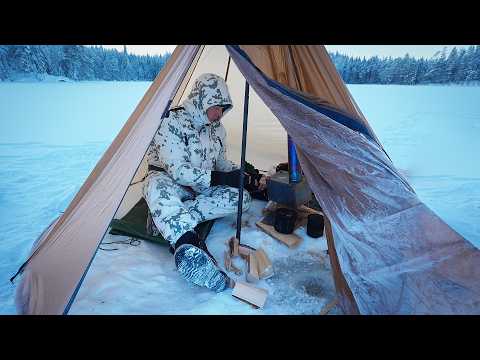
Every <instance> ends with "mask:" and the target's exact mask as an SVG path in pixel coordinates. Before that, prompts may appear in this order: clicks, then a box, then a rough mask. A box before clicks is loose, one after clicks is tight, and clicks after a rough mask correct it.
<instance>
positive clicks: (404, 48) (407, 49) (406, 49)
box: [103, 45, 465, 58]
mask: <svg viewBox="0 0 480 360" xmlns="http://www.w3.org/2000/svg"><path fill="white" fill-rule="evenodd" d="M103 46H104V47H106V48H116V49H118V50H123V45H103ZM445 46H446V47H447V49H448V50H450V49H451V48H453V47H454V46H457V48H460V47H465V45H326V48H327V50H328V51H330V52H335V51H338V52H339V53H342V54H346V55H351V56H360V57H363V56H365V57H366V58H369V57H372V56H375V55H377V56H379V57H387V56H392V57H397V56H400V57H403V56H404V55H405V54H407V53H408V54H409V55H410V56H413V57H417V58H419V57H425V58H429V57H432V56H433V55H434V54H435V53H436V52H437V51H439V50H442V48H443V47H445ZM174 49H175V45H127V51H128V52H129V53H133V54H140V55H146V54H149V55H156V54H164V53H165V52H167V51H169V52H172V51H173V50H174Z"/></svg>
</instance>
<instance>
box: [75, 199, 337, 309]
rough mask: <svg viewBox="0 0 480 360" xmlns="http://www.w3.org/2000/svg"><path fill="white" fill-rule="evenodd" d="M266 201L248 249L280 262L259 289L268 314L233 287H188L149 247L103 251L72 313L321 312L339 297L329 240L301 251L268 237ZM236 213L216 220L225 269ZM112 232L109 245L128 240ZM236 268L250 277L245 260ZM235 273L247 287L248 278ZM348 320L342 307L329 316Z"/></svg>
mask: <svg viewBox="0 0 480 360" xmlns="http://www.w3.org/2000/svg"><path fill="white" fill-rule="evenodd" d="M265 205H266V203H265V202H262V201H258V200H254V201H253V203H252V206H251V208H250V209H249V211H248V212H246V213H244V215H243V228H242V239H241V240H242V243H245V244H248V245H250V246H253V247H262V248H263V249H264V250H265V251H266V253H267V254H268V256H269V258H270V260H271V261H272V263H273V266H274V270H275V275H274V276H273V277H272V278H269V279H266V280H260V281H259V282H258V283H257V284H256V286H258V287H261V288H264V289H267V290H268V292H269V295H268V298H267V301H266V303H265V306H264V308H263V309H255V308H254V307H253V306H250V305H248V304H246V303H244V302H242V301H239V300H238V299H236V298H234V297H233V296H231V293H232V290H231V289H229V290H227V291H224V292H222V293H219V294H216V293H214V292H212V291H210V290H208V289H204V288H200V287H198V286H195V285H193V284H190V283H187V282H186V281H185V280H184V279H183V278H181V277H180V275H179V273H178V272H177V271H176V269H175V263H174V259H173V256H172V255H171V254H170V253H169V252H168V249H167V248H166V247H165V246H161V245H157V244H155V243H151V242H147V241H141V243H140V245H138V246H130V245H124V244H111V245H105V244H104V245H101V247H102V248H104V249H118V250H114V251H106V250H98V252H97V255H96V257H95V259H94V261H93V263H92V265H91V267H90V270H89V272H88V273H87V276H86V277H85V280H84V282H83V285H82V287H81V289H80V291H79V292H78V294H77V297H76V299H75V301H74V303H73V305H72V307H71V309H70V312H69V314H259V315H260V314H269V315H272V314H320V312H321V311H322V309H323V308H324V307H325V306H326V305H328V304H329V303H331V302H332V300H334V299H335V287H334V284H333V279H332V274H331V268H330V261H329V259H328V255H327V254H326V251H325V250H326V249H327V244H326V239H325V237H321V238H318V239H314V238H311V237H309V236H307V235H306V232H305V229H304V228H303V227H302V228H299V229H297V230H296V231H295V233H296V234H298V235H299V236H301V237H302V238H303V241H302V243H301V244H300V245H299V246H298V247H297V248H295V249H290V248H288V247H287V246H286V245H284V244H282V243H280V242H279V241H277V240H275V239H273V238H272V237H270V236H269V235H267V234H265V233H263V232H262V231H260V229H258V228H257V227H256V225H255V222H256V221H258V220H259V219H260V218H261V216H262V215H261V213H262V209H263V208H264V207H265ZM235 221H236V214H235V215H232V216H229V217H225V218H223V219H219V220H217V221H216V222H215V224H214V226H213V228H212V230H211V232H210V235H209V236H208V238H207V245H208V247H209V250H210V251H211V253H212V254H213V255H214V256H215V258H216V259H217V261H218V262H219V264H220V265H221V267H222V268H224V266H223V252H224V250H226V248H227V246H226V244H225V241H226V240H228V239H229V238H230V237H231V236H233V235H234V234H235ZM127 239H128V238H127V237H122V236H114V235H110V234H108V233H107V235H106V236H105V238H104V240H103V242H104V243H106V242H110V241H119V240H127ZM233 263H234V265H236V266H237V267H239V268H241V269H242V270H243V271H244V272H245V263H244V261H243V260H242V259H240V258H235V259H234V260H233ZM229 275H230V276H231V277H232V278H234V279H235V280H241V281H245V274H243V275H240V276H236V275H235V274H233V273H229ZM328 314H329V315H330V314H341V310H340V308H339V307H338V306H335V307H334V308H333V309H332V310H330V311H329V313H328Z"/></svg>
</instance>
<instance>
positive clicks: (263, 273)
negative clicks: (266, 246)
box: [255, 248, 274, 279]
mask: <svg viewBox="0 0 480 360" xmlns="http://www.w3.org/2000/svg"><path fill="white" fill-rule="evenodd" d="M255 257H256V259H257V269H258V275H259V277H260V279H268V278H271V277H272V276H273V275H274V272H273V265H272V262H271V261H270V259H269V258H268V256H267V254H266V253H265V251H264V250H263V249H261V248H260V249H257V250H256V251H255Z"/></svg>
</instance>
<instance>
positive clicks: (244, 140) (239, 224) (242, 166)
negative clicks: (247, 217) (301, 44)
mask: <svg viewBox="0 0 480 360" xmlns="http://www.w3.org/2000/svg"><path fill="white" fill-rule="evenodd" d="M249 90H250V86H249V85H248V81H245V98H244V100H243V132H242V157H241V160H240V170H241V171H240V188H239V189H238V205H237V209H238V210H237V235H236V237H237V239H238V243H239V244H240V243H241V241H240V233H241V230H242V205H243V184H244V183H245V149H246V147H247V120H248V99H249Z"/></svg>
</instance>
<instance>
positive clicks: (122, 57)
mask: <svg viewBox="0 0 480 360" xmlns="http://www.w3.org/2000/svg"><path fill="white" fill-rule="evenodd" d="M169 56H170V54H169V53H167V54H165V55H162V56H158V55H157V56H150V55H145V56H140V55H133V54H128V53H127V48H126V46H124V48H123V51H118V50H116V49H105V48H103V47H102V46H83V45H0V80H3V81H5V80H14V79H15V78H17V77H18V75H26V74H34V75H35V74H48V75H54V76H63V77H67V78H69V79H71V80H117V81H118V80H125V81H128V80H143V81H152V80H153V79H154V78H155V76H156V75H157V74H158V72H159V71H160V69H161V68H162V67H163V66H164V65H165V63H166V61H167V60H168V58H169Z"/></svg>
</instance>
